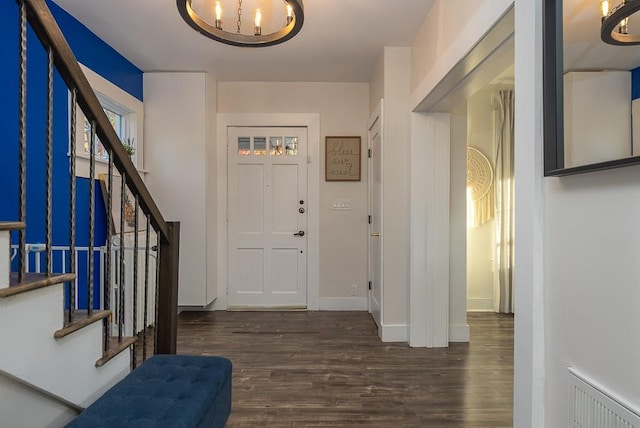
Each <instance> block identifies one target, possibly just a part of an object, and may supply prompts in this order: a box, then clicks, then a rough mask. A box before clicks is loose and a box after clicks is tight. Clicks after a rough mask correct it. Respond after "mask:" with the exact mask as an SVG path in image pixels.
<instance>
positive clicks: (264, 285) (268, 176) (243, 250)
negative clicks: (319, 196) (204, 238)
mask: <svg viewBox="0 0 640 428" xmlns="http://www.w3.org/2000/svg"><path fill="white" fill-rule="evenodd" d="M227 153H228V157H227V159H228V209H229V213H228V219H227V221H228V223H227V225H228V226H227V227H228V242H229V248H228V261H229V270H228V272H229V284H228V305H229V307H230V308H233V307H236V308H238V307H246V308H250V307H261V308H265V307H289V308H290V307H295V308H306V306H307V235H306V228H307V206H308V203H307V129H306V128H258V127H229V128H228V145H227Z"/></svg>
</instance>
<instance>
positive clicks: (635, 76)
mask: <svg viewBox="0 0 640 428" xmlns="http://www.w3.org/2000/svg"><path fill="white" fill-rule="evenodd" d="M638 98H640V67H638V68H634V69H633V70H631V99H632V100H635V99H638Z"/></svg>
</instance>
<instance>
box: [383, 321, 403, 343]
mask: <svg viewBox="0 0 640 428" xmlns="http://www.w3.org/2000/svg"><path fill="white" fill-rule="evenodd" d="M379 331H380V333H381V334H380V340H382V341H383V342H406V341H407V337H408V336H407V325H406V324H392V325H388V324H387V325H385V324H382V327H380V330H379Z"/></svg>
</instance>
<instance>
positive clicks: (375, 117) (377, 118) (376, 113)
mask: <svg viewBox="0 0 640 428" xmlns="http://www.w3.org/2000/svg"><path fill="white" fill-rule="evenodd" d="M383 111H384V100H383V99H382V98H381V99H380V102H379V103H378V104H377V105H376V108H375V109H374V110H373V113H371V116H370V117H369V123H368V126H367V147H368V149H369V150H371V151H372V150H373V147H372V145H371V143H372V141H371V129H372V128H373V127H374V125H375V123H376V122H379V127H380V129H379V134H380V138H381V139H382V145H384V117H383ZM379 156H380V183H381V184H380V189H379V190H380V207H379V210H380V212H379V213H378V214H379V215H380V231H382V230H384V210H383V209H382V208H383V206H384V186H383V185H382V184H383V183H384V161H383V156H384V150H383V149H382V147H381V148H380V153H379ZM367 170H368V174H369V182H368V184H367V197H368V210H369V215H372V214H373V207H372V201H371V192H372V187H373V186H374V184H375V180H374V177H373V172H374V171H373V166H372V164H371V157H368V168H367ZM371 227H372V225H371V224H369V227H368V229H367V231H368V232H369V237H368V240H367V253H368V254H367V263H368V264H369V266H368V269H367V276H368V280H369V283H371V279H372V277H373V273H372V269H373V266H372V265H371V264H372V252H371V246H372V245H371V235H370V234H371V232H372V230H371ZM379 240H380V278H379V282H380V284H379V286H380V308H379V314H378V318H377V317H376V314H375V313H374V312H373V311H372V310H373V307H372V306H373V305H372V303H371V299H372V298H373V291H372V290H369V295H368V299H367V305H368V308H369V313H371V315H372V316H373V319H374V320H375V322H376V324H377V325H378V335H379V336H382V333H381V332H382V327H383V325H384V263H383V261H384V236H381V237H380V238H379Z"/></svg>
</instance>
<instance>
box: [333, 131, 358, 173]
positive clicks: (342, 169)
mask: <svg viewBox="0 0 640 428" xmlns="http://www.w3.org/2000/svg"><path fill="white" fill-rule="evenodd" d="M360 147H361V141H360V137H327V138H326V144H325V180H326V181H360V155H361V150H360Z"/></svg>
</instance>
